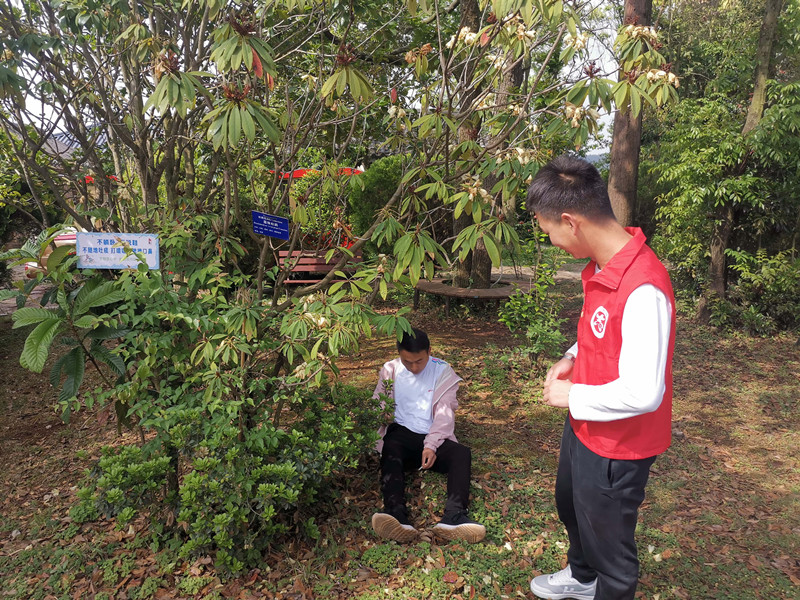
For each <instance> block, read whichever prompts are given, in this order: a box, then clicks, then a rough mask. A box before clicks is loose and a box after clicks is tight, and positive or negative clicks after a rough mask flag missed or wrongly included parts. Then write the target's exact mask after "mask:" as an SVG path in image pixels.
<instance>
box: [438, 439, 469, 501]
mask: <svg viewBox="0 0 800 600" xmlns="http://www.w3.org/2000/svg"><path fill="white" fill-rule="evenodd" d="M431 470H433V471H436V472H437V473H447V502H446V503H445V506H444V514H446V515H450V514H453V513H456V512H460V511H463V510H467V507H468V506H469V486H470V477H471V476H472V450H470V449H469V448H468V447H467V446H464V445H463V444H459V443H458V442H454V441H453V440H445V441H444V442H442V445H441V446H439V448H438V449H437V450H436V462H434V463H433V467H431Z"/></svg>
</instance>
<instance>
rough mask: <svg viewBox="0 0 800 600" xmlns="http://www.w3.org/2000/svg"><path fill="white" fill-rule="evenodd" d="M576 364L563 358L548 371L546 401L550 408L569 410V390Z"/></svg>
mask: <svg viewBox="0 0 800 600" xmlns="http://www.w3.org/2000/svg"><path fill="white" fill-rule="evenodd" d="M574 365H575V363H574V362H573V361H572V360H571V359H569V358H566V357H564V358H562V359H561V360H560V361H558V362H557V363H555V364H554V365H553V366H552V367H550V369H549V370H548V371H547V375H546V376H545V378H544V401H545V402H546V403H547V404H549V405H550V406H557V407H559V408H569V390H570V388H572V382H571V381H570V380H569V376H570V375H572V367H573V366H574Z"/></svg>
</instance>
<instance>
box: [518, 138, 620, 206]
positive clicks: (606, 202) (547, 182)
mask: <svg viewBox="0 0 800 600" xmlns="http://www.w3.org/2000/svg"><path fill="white" fill-rule="evenodd" d="M527 208H528V212H529V213H530V214H531V216H533V214H534V213H539V214H540V215H541V216H542V217H544V218H546V219H550V220H553V221H555V220H558V219H560V218H561V214H562V213H565V212H572V213H576V214H580V215H583V216H585V217H587V218H589V219H592V220H596V221H606V220H608V219H614V218H615V217H614V210H613V209H612V208H611V200H610V199H609V197H608V186H607V185H606V182H605V181H603V178H602V176H601V175H600V172H599V171H598V170H597V169H596V168H595V166H594V165H593V164H592V163H590V162H589V161H586V160H584V159H582V158H578V157H577V156H570V155H569V154H562V155H561V156H559V157H557V158H554V159H553V160H551V161H550V162H549V163H547V164H546V165H545V166H543V167H542V168H541V169H539V172H538V173H537V174H536V177H534V178H533V182H532V183H531V185H530V187H529V188H528V202H527Z"/></svg>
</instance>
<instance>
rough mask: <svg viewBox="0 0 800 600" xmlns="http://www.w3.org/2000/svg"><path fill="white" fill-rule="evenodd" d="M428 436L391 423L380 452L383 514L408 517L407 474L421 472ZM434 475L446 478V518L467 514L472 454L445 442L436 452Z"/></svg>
mask: <svg viewBox="0 0 800 600" xmlns="http://www.w3.org/2000/svg"><path fill="white" fill-rule="evenodd" d="M424 442H425V435H424V434H422V433H414V432H413V431H411V430H410V429H408V428H406V427H403V426H402V425H400V424H398V423H392V424H391V425H389V428H388V429H387V430H386V435H385V436H384V437H383V451H382V452H381V492H382V493H383V507H384V510H385V511H386V512H388V513H390V514H393V515H395V516H403V517H407V515H408V511H407V509H406V480H405V471H407V470H411V469H419V467H420V466H421V465H422V450H423V448H424V445H423V444H424ZM431 471H436V472H437V473H446V474H447V503H446V504H445V508H444V513H445V514H446V515H449V514H452V513H455V512H459V511H462V510H466V509H467V506H468V504H469V483H470V474H471V472H472V451H471V450H470V449H469V448H467V447H466V446H464V445H463V444H459V443H457V442H454V441H452V440H445V441H444V442H442V445H441V446H439V448H438V449H437V450H436V461H435V462H434V463H433V466H432V467H431Z"/></svg>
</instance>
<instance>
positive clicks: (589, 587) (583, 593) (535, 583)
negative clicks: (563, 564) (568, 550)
mask: <svg viewBox="0 0 800 600" xmlns="http://www.w3.org/2000/svg"><path fill="white" fill-rule="evenodd" d="M596 589H597V579H595V580H594V581H592V582H591V583H581V582H580V581H578V580H577V579H575V578H574V577H573V576H572V569H571V568H570V566H569V565H567V568H566V569H561V570H560V571H559V572H558V573H551V574H550V575H539V576H538V577H534V578H533V579H532V580H531V591H532V592H533V593H534V595H536V596H538V597H539V598H547V599H548V600H564V599H565V598H572V600H594V592H595V590H596Z"/></svg>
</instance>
